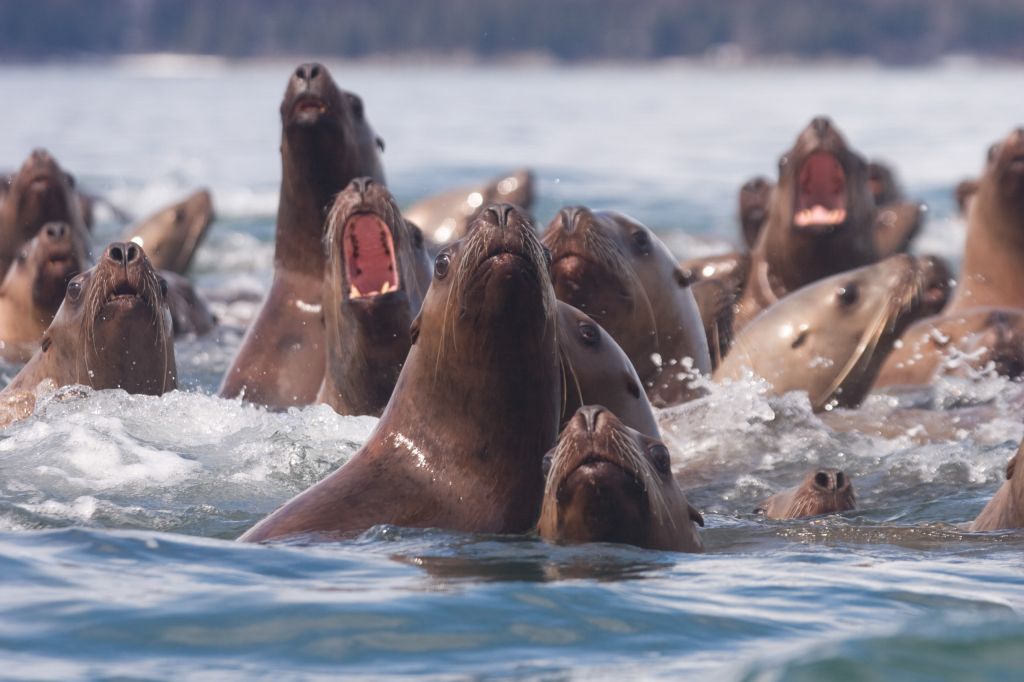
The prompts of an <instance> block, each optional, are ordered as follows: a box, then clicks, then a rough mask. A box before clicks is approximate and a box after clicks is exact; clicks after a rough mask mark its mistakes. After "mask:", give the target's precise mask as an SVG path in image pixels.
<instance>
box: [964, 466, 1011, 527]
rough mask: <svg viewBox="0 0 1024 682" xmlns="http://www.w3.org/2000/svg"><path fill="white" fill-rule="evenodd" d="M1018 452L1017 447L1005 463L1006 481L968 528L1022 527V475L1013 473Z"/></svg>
mask: <svg viewBox="0 0 1024 682" xmlns="http://www.w3.org/2000/svg"><path fill="white" fill-rule="evenodd" d="M1020 453H1021V450H1020V449H1018V450H1017V454H1015V455H1014V456H1013V457H1012V458H1011V459H1010V463H1009V464H1007V465H1006V481H1005V482H1004V483H1003V484H1002V485H1001V486H999V490H997V491H996V494H995V495H994V496H993V497H992V499H991V500H989V502H988V504H986V505H985V508H984V509H982V510H981V513H980V514H978V518H976V519H974V522H973V523H971V525H970V530H972V531H986V530H1003V529H1007V528H1024V475H1017V476H1016V477H1014V475H1013V474H1014V470H1015V469H1016V465H1017V460H1018V459H1019V458H1020Z"/></svg>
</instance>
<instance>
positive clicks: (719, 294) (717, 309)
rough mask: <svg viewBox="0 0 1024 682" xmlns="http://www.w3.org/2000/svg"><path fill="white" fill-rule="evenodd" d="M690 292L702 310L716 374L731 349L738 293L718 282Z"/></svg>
mask: <svg viewBox="0 0 1024 682" xmlns="http://www.w3.org/2000/svg"><path fill="white" fill-rule="evenodd" d="M691 289H692V291H693V297H694V299H695V300H696V301H697V308H698V309H699V310H700V320H701V324H703V325H704V334H705V336H706V338H707V342H708V351H709V353H710V354H711V370H712V372H713V371H714V370H716V369H718V368H719V366H721V364H722V361H723V360H724V359H725V356H726V355H728V353H729V349H730V348H732V344H733V340H734V336H733V324H732V322H733V316H734V315H735V314H736V312H735V304H736V290H735V289H732V288H730V287H729V285H728V284H727V283H726V282H723V281H722V280H717V279H706V280H702V281H699V282H695V283H694V284H693V286H692V287H691Z"/></svg>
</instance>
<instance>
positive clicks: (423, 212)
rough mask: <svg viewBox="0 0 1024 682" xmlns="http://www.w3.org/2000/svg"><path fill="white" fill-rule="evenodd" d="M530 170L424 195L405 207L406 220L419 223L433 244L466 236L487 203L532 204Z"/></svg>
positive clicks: (516, 171)
mask: <svg viewBox="0 0 1024 682" xmlns="http://www.w3.org/2000/svg"><path fill="white" fill-rule="evenodd" d="M533 196H534V195H533V173H532V172H531V171H530V170H529V169H526V168H520V169H519V170H515V171H513V172H511V173H507V174H505V175H502V176H501V177H497V178H494V179H493V180H491V181H490V182H486V183H484V184H482V185H468V186H465V187H457V188H455V189H450V190H448V191H446V192H442V193H441V194H437V195H434V196H431V197H427V198H426V199H423V200H421V201H417V202H416V203H415V204H413V205H412V206H410V207H408V208H407V209H406V210H405V211H404V212H403V213H404V215H405V218H406V220H409V221H411V222H413V223H415V224H416V225H418V226H419V227H420V228H421V229H422V230H423V234H424V235H425V236H426V237H427V239H429V240H430V241H431V242H432V243H434V244H447V243H448V242H450V241H455V240H456V239H462V237H464V236H465V235H466V229H467V228H468V227H469V224H470V223H471V222H473V219H474V218H475V217H476V215H477V214H478V213H479V212H480V211H481V210H482V209H483V208H484V207H486V206H490V205H491V204H497V203H506V204H514V205H516V206H518V207H520V208H521V209H523V210H524V211H529V210H530V209H531V208H532V207H533Z"/></svg>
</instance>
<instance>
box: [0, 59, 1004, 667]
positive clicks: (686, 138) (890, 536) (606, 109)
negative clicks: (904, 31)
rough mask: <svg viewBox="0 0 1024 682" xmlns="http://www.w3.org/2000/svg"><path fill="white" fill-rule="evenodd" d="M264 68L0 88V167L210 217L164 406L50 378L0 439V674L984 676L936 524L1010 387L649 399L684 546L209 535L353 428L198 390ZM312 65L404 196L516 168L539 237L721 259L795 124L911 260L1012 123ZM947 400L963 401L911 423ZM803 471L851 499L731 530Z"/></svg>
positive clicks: (162, 69) (966, 100) (530, 75)
mask: <svg viewBox="0 0 1024 682" xmlns="http://www.w3.org/2000/svg"><path fill="white" fill-rule="evenodd" d="M290 66H292V65H289V64H258V65H225V64H222V63H218V62H203V63H196V62H185V63H182V62H178V61H170V62H168V61H152V60H146V61H133V62H129V63H125V64H120V65H116V66H103V67H100V66H89V67H69V66H48V67H39V68H22V67H18V68H14V67H2V68H0V92H4V93H5V98H4V101H5V102H7V106H5V107H4V108H3V110H2V112H0V121H2V122H3V123H4V125H3V130H4V134H3V135H0V165H4V166H14V165H16V164H17V163H18V162H19V161H20V159H21V158H23V157H24V156H25V155H26V154H27V152H28V151H29V150H30V149H31V148H32V147H34V146H40V145H41V146H47V147H48V148H50V149H51V150H52V151H53V152H54V153H55V154H56V155H57V157H58V159H60V160H61V161H62V162H63V163H64V164H65V165H66V166H67V167H68V168H69V169H71V170H72V171H74V172H75V173H76V174H77V175H78V176H79V178H80V182H81V184H83V185H84V186H86V187H87V188H91V189H94V190H96V191H99V192H102V193H105V194H107V195H109V196H110V197H111V198H112V199H114V200H115V201H117V202H118V203H120V204H121V205H123V206H125V207H126V208H128V209H129V210H131V211H133V212H136V213H143V212H145V211H146V210H148V209H151V208H156V207H157V206H158V205H160V204H161V203H164V202H167V201H169V200H172V199H173V198H174V197H175V196H176V195H177V194H179V193H183V192H184V191H186V190H187V189H189V188H190V187H192V186H195V185H198V184H208V185H211V186H212V188H213V191H214V197H215V202H216V204H217V207H218V210H219V215H220V220H219V221H218V222H217V223H216V225H215V227H214V229H213V232H212V234H211V236H210V239H209V240H208V242H207V244H206V245H205V246H204V247H203V249H202V251H201V253H200V254H199V259H198V263H197V271H196V276H197V280H198V282H199V284H200V286H201V288H202V289H203V291H204V292H205V293H206V294H207V295H208V296H210V298H211V299H213V301H214V304H215V305H216V306H217V309H218V313H219V314H220V315H221V317H222V319H223V320H224V322H225V324H224V326H223V327H222V328H221V329H220V330H219V333H218V334H217V335H216V336H215V337H214V338H212V339H205V340H193V341H183V342H180V343H179V344H178V348H177V350H178V354H179V367H180V369H181V371H182V373H183V375H184V381H183V384H184V387H185V390H183V391H179V392H176V393H174V394H170V395H167V396H164V397H162V398H152V397H131V396H127V395H125V394H122V393H119V392H114V391H111V392H89V391H85V392H77V391H72V392H65V393H62V394H60V395H58V396H56V397H55V398H53V399H50V400H47V401H45V402H44V404H43V405H42V406H41V408H40V410H39V412H38V414H37V415H36V416H34V417H33V418H31V419H29V420H27V421H25V422H23V423H20V424H17V425H15V426H14V427H12V428H10V429H9V430H7V431H6V432H4V433H3V434H0V576H2V580H0V661H2V662H3V667H2V668H0V677H8V678H18V679H25V678H30V679H36V678H45V679H62V680H63V679H75V678H127V679H181V678H199V679H206V678H209V679H233V678H234V679H259V678H273V679H281V678H316V677H325V678H326V677H332V678H334V677H339V676H344V677H346V678H351V677H365V678H372V679H380V678H387V677H397V676H404V675H420V676H424V677H434V678H453V679H464V678H524V677H525V678H538V679H564V678H589V679H623V678H652V677H669V678H680V677H683V678H688V677H694V676H696V675H697V674H700V675H701V677H702V678H706V676H707V675H708V674H710V675H711V678H712V679H749V680H770V679H772V680H773V679H808V680H828V679H835V680H870V679H920V680H933V679H991V680H1006V679H1014V678H1015V677H1016V676H1017V671H1018V670H1019V669H1020V668H1021V666H1024V653H1021V652H1022V651H1024V619H1022V617H1021V616H1022V613H1024V568H1022V562H1021V556H1022V552H1024V536H1022V535H1021V534H1020V533H1013V532H1010V533H996V534H967V533H964V532H962V531H961V530H960V529H959V528H958V527H957V526H956V525H955V524H957V523H960V522H964V521H967V520H970V519H971V518H973V516H974V515H975V514H976V513H977V512H978V511H979V510H980V509H981V507H982V506H983V505H984V503H985V501H986V500H987V499H988V498H989V497H990V496H991V495H992V493H993V492H994V490H995V489H996V487H997V486H998V485H999V483H1000V480H1001V477H1002V470H1003V467H1004V466H1005V464H1006V461H1007V459H1008V458H1009V457H1010V455H1011V454H1012V453H1013V452H1014V451H1015V449H1016V446H1017V444H1018V442H1019V440H1020V438H1021V437H1022V436H1024V425H1022V423H1021V418H1020V415H1021V413H1022V410H1021V406H1022V405H1024V391H1022V390H1021V387H1020V386H1017V385H1012V384H1006V383H1004V382H1001V381H999V380H994V379H988V380H983V381H981V382H979V383H976V384H964V383H949V384H944V385H942V386H939V387H937V388H936V389H935V390H933V391H929V392H925V393H923V394H920V395H914V396H909V397H902V398H897V397H893V396H875V397H872V398H871V399H870V400H869V401H868V404H867V405H866V406H865V408H863V409H862V410H860V411H858V412H857V413H842V414H833V415H828V416H825V417H819V416H816V415H813V414H812V413H811V411H810V408H809V406H808V403H807V400H806V397H805V396H802V395H799V394H792V395H788V396H785V397H783V398H767V397H765V395H764V393H763V386H760V385H759V384H757V383H746V384H739V385H736V386H731V387H727V388H716V389H714V390H713V391H712V393H711V395H710V396H709V397H708V398H706V399H703V400H701V401H698V402H696V403H693V404H691V405H687V406H684V407H682V408H674V409H672V410H667V411H664V412H662V413H661V414H660V415H659V416H660V421H661V424H662V427H663V430H664V433H665V435H666V438H667V440H668V441H669V444H670V446H671V449H672V454H673V461H674V468H675V471H676V474H677V476H678V477H679V479H680V481H681V482H682V484H683V485H684V487H685V488H686V489H687V491H688V495H689V497H690V499H691V501H693V502H694V503H695V504H696V505H697V506H698V507H699V508H701V509H702V510H703V511H704V513H705V518H706V519H707V528H706V529H705V530H704V540H705V544H706V546H707V550H708V551H707V553H705V554H703V555H699V556H690V555H678V554H671V553H660V552H649V551H643V550H639V549H633V548H627V547H615V546H585V547H572V548H566V547H551V546H548V545H545V544H543V543H541V542H539V541H537V540H535V539H533V538H530V537H493V536H474V535H461V534H452V533H446V532H441V531H432V530H409V529H400V528H377V529H373V530H372V531H370V532H368V533H367V534H365V535H364V536H363V537H361V538H359V539H357V540H353V541H350V542H343V543H336V544H326V545H315V546H303V545H302V544H301V543H295V544H289V545H278V546H270V547H253V546H244V545H239V544H236V543H234V542H232V541H231V540H232V539H233V538H234V537H236V536H237V535H238V534H239V533H241V532H242V531H243V530H244V529H246V528H247V527H249V526H250V525H251V524H252V523H254V522H255V521H256V520H258V519H259V518H261V517H262V516H263V515H264V514H266V513H267V512H269V511H270V510H272V509H274V508H275V507H276V506H277V505H279V504H280V503H281V502H283V501H284V500H286V499H287V498H288V497H289V496H291V495H293V494H295V493H296V492H298V491H300V490H302V489H304V488H305V487H307V486H308V485H310V484H311V483H312V482H314V481H317V480H319V479H320V478H322V477H323V476H324V475H325V474H326V473H327V472H329V471H331V470H332V469H333V468H335V467H336V466H338V465H339V464H341V463H342V462H344V461H345V460H346V459H347V458H348V457H350V456H351V455H352V453H354V452H355V451H356V450H357V449H358V447H359V445H360V444H361V443H362V441H363V440H364V439H365V438H366V437H367V435H368V434H369V432H370V430H371V429H372V427H373V424H374V423H375V421H374V420H373V419H372V418H368V417H360V418H342V417H338V416H336V415H335V414H334V413H333V412H331V411H330V410H329V409H327V408H325V407H311V408H306V409H302V410H293V411H290V412H288V413H284V414H272V413H268V412H265V411H263V410H260V409H256V408H252V407H249V406H244V405H241V404H239V403H236V402H232V401H224V400H220V399H217V398H214V397H212V396H211V395H210V393H211V391H212V390H213V388H214V387H215V386H216V384H217V382H218V380H219V376H220V373H221V372H222V371H223V369H224V367H225V366H226V364H227V363H228V362H230V359H231V357H232V355H233V353H234V350H235V348H236V347H237V343H238V339H239V334H240V330H241V327H242V325H243V324H244V323H245V320H246V319H247V317H248V316H249V315H250V314H251V312H252V309H253V305H254V304H253V303H251V302H246V300H245V298H246V296H248V297H249V298H258V296H259V295H260V294H261V293H262V291H263V288H264V286H265V283H266V281H267V278H268V276H269V268H270V260H271V253H272V244H271V239H272V235H273V213H274V210H275V206H276V185H277V182H278V157H277V138H278V134H279V133H278V129H277V122H276V116H277V113H276V108H277V102H278V98H279V97H280V94H281V92H282V91H283V88H284V82H285V79H286V77H287V75H288V73H289V72H290ZM333 71H334V73H335V76H336V78H337V80H338V81H339V82H340V83H341V84H342V85H343V86H345V87H348V88H350V89H352V90H354V91H356V92H359V93H360V94H361V95H362V96H363V97H364V98H365V100H366V102H367V112H368V116H369V117H370V119H371V120H372V121H373V122H374V125H375V127H376V128H377V131H378V132H379V133H380V134H381V135H382V136H383V137H384V138H385V139H386V140H387V152H386V153H385V157H384V159H385V164H386V168H387V173H388V177H389V182H390V184H391V185H392V188H393V190H394V191H395V192H396V194H397V195H399V197H400V198H401V199H402V200H403V201H404V202H409V201H412V200H414V199H416V198H418V197H420V196H423V195H425V194H427V193H429V192H431V191H435V190H440V189H443V188H444V187H446V186H448V185H452V184H457V183H462V182H467V181H473V180H479V179H483V178H486V177H488V176H491V175H496V174H498V173H500V172H502V171H504V170H506V169H509V168H512V167H515V166H521V165H529V166H532V167H533V168H534V169H535V170H536V171H537V174H538V179H539V182H540V185H539V191H540V193H541V196H540V202H539V205H538V207H537V216H538V218H539V220H541V221H542V222H546V221H547V220H548V219H549V218H550V216H551V215H552V214H553V212H554V211H555V209H556V208H557V207H559V206H560V205H562V204H563V203H588V204H591V205H595V206H606V207H614V208H620V209H623V210H626V211H628V212H631V213H633V214H634V215H636V216H637V217H638V218H640V219H641V220H644V221H645V222H647V223H648V224H650V225H652V226H653V227H655V228H656V229H658V230H659V231H660V232H661V233H662V234H663V236H664V237H665V238H666V240H667V241H668V242H669V243H670V244H672V246H673V248H675V249H677V250H678V251H679V252H680V254H688V255H698V254H702V253H706V252H708V251H709V250H712V249H714V248H718V247H721V246H724V245H727V244H728V243H730V242H731V241H732V240H733V239H734V234H735V231H736V229H735V227H734V222H735V219H734V204H733V199H734V192H735V189H736V187H737V186H738V185H739V184H740V183H741V182H742V181H743V180H744V179H745V178H746V177H748V176H750V175H752V174H755V173H770V172H771V171H772V168H773V166H774V163H775V159H776V157H777V156H778V154H779V153H781V152H782V151H783V150H784V149H785V148H786V147H788V146H789V144H790V143H791V141H792V139H793V137H794V136H795V135H796V133H797V131H798V130H799V129H800V128H801V127H802V126H803V125H804V124H805V123H806V122H807V121H808V120H809V119H810V118H811V117H812V116H813V115H815V114H817V113H821V112H826V113H830V114H831V115H833V116H834V118H835V119H836V121H837V122H838V124H839V125H840V127H841V128H842V129H843V130H844V131H845V132H846V133H847V134H848V136H849V138H850V140H851V142H852V143H853V145H854V146H856V147H857V148H859V149H861V150H862V151H864V152H865V153H867V154H869V155H871V156H879V157H883V158H886V159H888V160H890V161H892V162H893V163H895V165H896V166H897V168H898V170H899V171H900V175H901V178H902V180H903V182H904V184H905V186H906V187H907V189H908V190H909V192H910V194H911V195H912V196H915V197H918V198H922V199H925V200H927V201H928V202H929V204H930V206H931V209H932V210H931V211H930V221H929V225H928V227H927V228H926V230H927V231H926V233H925V235H923V238H922V239H921V241H920V242H919V247H920V250H922V251H932V252H938V253H941V254H943V255H946V256H948V257H951V258H953V259H954V260H955V259H956V258H957V257H958V252H959V249H960V245H961V244H962V239H963V237H962V231H963V226H962V224H961V223H960V222H959V221H958V220H957V219H956V218H955V217H954V216H953V215H952V201H951V196H950V190H951V188H952V186H953V185H954V184H955V182H956V181H957V180H959V179H960V178H961V177H964V176H967V175H970V174H973V173H976V172H977V171H978V169H979V168H980V165H981V162H982V159H983V157H984V152H985V149H986V148H987V145H988V144H989V143H990V142H991V141H993V140H995V139H997V138H999V137H1001V136H1002V135H1004V134H1005V132H1006V131H1008V130H1009V129H1010V128H1011V127H1012V126H1015V125H1017V124H1018V123H1020V122H1021V121H1020V118H1019V116H1020V112H1019V106H1018V104H1017V102H1016V101H1015V100H1014V99H1013V98H1012V97H1008V96H1007V95H1006V93H1008V92H1020V91H1021V85H1024V71H1019V70H1013V69H1007V68H995V67H983V66H969V65H968V66H964V65H959V66H950V67H946V68H942V69H931V70H913V71H886V70H878V69H874V68H870V67H858V68H846V69H838V68H832V69H821V68H767V67H765V68H751V69H713V68H696V67H685V66H681V65H674V66H658V67H650V68H646V69H640V68H637V69H626V68H615V67H601V68H579V69H554V68H548V67H544V68H540V67H523V68H515V69H512V68H498V67H493V68H461V67H443V68H442V67H431V68H427V67H422V68H414V67H398V66H391V67H385V66H365V65H363V66H356V65H337V66H335V67H334V68H333ZM11 102H19V103H25V104H24V105H23V106H10V103H11ZM27 103H31V106H28V105H27ZM117 230H118V228H117V226H116V225H115V224H114V223H112V222H111V221H110V220H107V221H105V222H104V224H102V225H101V226H100V233H101V234H103V235H108V236H109V235H112V234H116V233H117ZM683 230H685V231H688V232H690V233H692V234H693V235H696V236H686V235H685V234H684V233H683ZM8 374H9V372H8ZM965 396H966V398H970V399H971V400H973V401H975V402H979V403H981V405H980V407H972V408H957V409H954V408H947V409H943V408H942V406H944V405H962V404H964V403H965V402H970V401H969V400H965ZM909 407H915V408H921V409H919V410H918V411H914V410H911V409H908V408H909ZM879 426H884V427H885V429H884V430H879V428H878V427H879ZM817 465H829V466H841V467H843V468H844V469H845V470H846V471H847V472H848V473H850V474H851V475H852V476H853V477H854V485H855V487H856V488H857V493H858V500H859V502H860V510H859V511H857V512H852V513H848V514H845V515H842V516H839V517H834V518H829V519H815V520H810V521H800V522H784V523H780V522H766V521H763V520H762V519H760V518H758V517H756V516H754V515H752V514H751V513H750V512H751V510H752V509H753V508H754V506H755V505H756V504H757V503H758V502H760V501H761V500H762V499H763V498H765V497H767V496H768V495H770V494H772V493H773V492H776V491H777V490H780V489H782V488H784V487H788V486H789V485H792V484H794V483H795V482H796V481H797V480H798V479H799V478H800V477H801V476H802V474H803V472H804V471H805V470H806V469H807V468H809V467H812V466H817Z"/></svg>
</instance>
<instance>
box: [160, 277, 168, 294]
mask: <svg viewBox="0 0 1024 682" xmlns="http://www.w3.org/2000/svg"><path fill="white" fill-rule="evenodd" d="M160 295H161V296H167V280H166V279H164V278H163V277H161V278H160Z"/></svg>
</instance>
